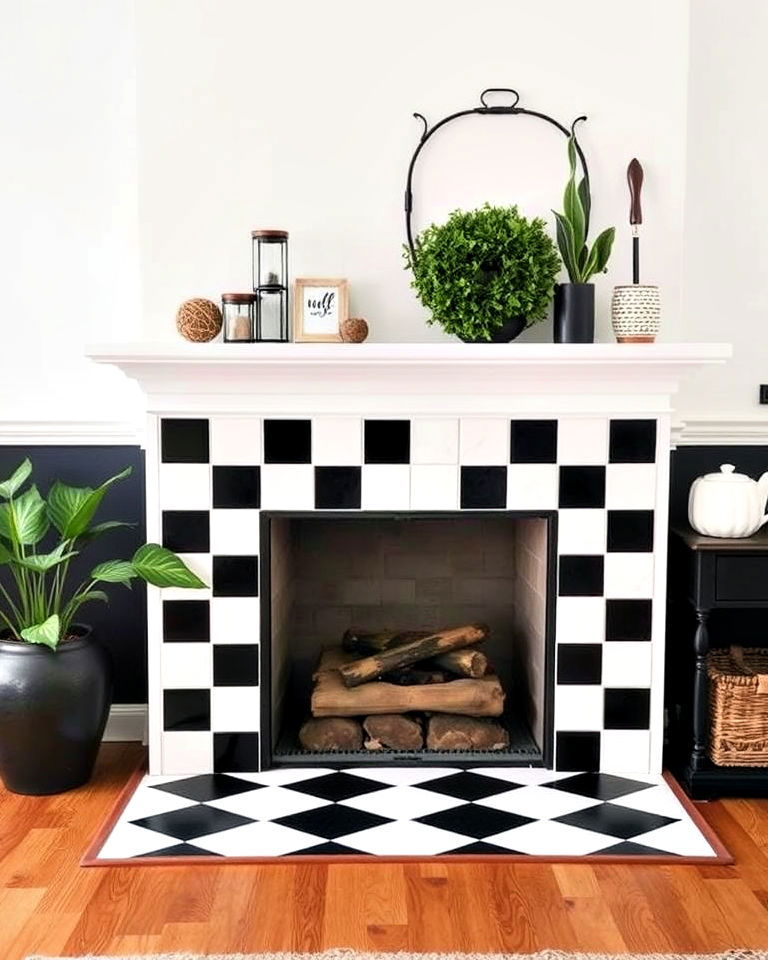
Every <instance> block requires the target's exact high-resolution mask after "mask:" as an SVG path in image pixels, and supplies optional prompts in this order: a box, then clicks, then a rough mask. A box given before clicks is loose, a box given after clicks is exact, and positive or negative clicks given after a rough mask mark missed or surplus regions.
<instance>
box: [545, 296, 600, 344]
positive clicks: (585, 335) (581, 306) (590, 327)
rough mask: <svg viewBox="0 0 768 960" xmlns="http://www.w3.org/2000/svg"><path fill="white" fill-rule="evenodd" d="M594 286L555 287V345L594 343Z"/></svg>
mask: <svg viewBox="0 0 768 960" xmlns="http://www.w3.org/2000/svg"><path fill="white" fill-rule="evenodd" d="M594 340H595V285H594V284H593V283H558V284H556V286H555V343H594Z"/></svg>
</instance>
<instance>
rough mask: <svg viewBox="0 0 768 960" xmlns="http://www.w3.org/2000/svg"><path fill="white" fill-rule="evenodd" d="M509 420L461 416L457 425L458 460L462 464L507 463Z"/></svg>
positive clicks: (488, 464) (487, 464)
mask: <svg viewBox="0 0 768 960" xmlns="http://www.w3.org/2000/svg"><path fill="white" fill-rule="evenodd" d="M509 432H510V425H509V420H506V419H501V418H495V417H494V418H491V417H474V418H469V417H467V418H466V419H464V418H462V420H461V424H460V426H459V462H460V463H461V464H462V466H472V465H475V466H493V465H497V466H498V465H500V464H506V463H509Z"/></svg>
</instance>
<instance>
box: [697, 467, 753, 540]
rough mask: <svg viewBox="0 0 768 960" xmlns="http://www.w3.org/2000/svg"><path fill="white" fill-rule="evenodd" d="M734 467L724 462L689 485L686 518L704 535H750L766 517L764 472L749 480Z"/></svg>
mask: <svg viewBox="0 0 768 960" xmlns="http://www.w3.org/2000/svg"><path fill="white" fill-rule="evenodd" d="M735 469H736V468H735V467H734V465H733V464H732V463H724V464H722V466H721V467H720V473H707V474H705V475H704V476H703V477H699V478H698V479H697V480H694V481H693V483H692V484H691V492H690V493H689V495H688V520H689V522H690V524H691V526H692V527H693V529H694V530H696V531H697V532H698V533H702V534H704V536H705V537H751V536H752V534H753V533H756V532H757V531H758V530H759V529H760V527H762V525H763V524H764V523H765V522H766V520H768V514H764V510H765V501H766V498H768V472H766V473H764V474H763V475H762V477H760V479H759V480H753V479H752V478H751V477H748V476H747V475H746V474H744V473H734V470H735Z"/></svg>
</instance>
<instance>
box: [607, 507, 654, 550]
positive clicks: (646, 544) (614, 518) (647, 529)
mask: <svg viewBox="0 0 768 960" xmlns="http://www.w3.org/2000/svg"><path fill="white" fill-rule="evenodd" d="M652 550H653V510H609V511H608V552H609V553H650V552H651V551H652Z"/></svg>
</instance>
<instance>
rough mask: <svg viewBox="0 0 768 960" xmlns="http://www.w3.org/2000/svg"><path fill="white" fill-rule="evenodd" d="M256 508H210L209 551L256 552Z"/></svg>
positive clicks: (257, 514) (227, 552) (228, 552)
mask: <svg viewBox="0 0 768 960" xmlns="http://www.w3.org/2000/svg"><path fill="white" fill-rule="evenodd" d="M258 552H259V511H258V510H211V553H213V554H219V555H220V556H221V555H227V554H235V555H236V554H248V555H252V554H258Z"/></svg>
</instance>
